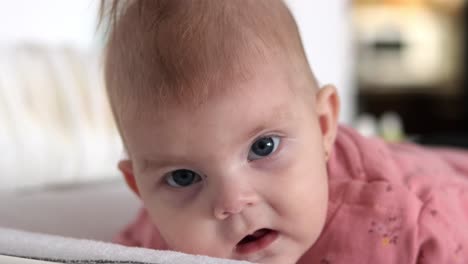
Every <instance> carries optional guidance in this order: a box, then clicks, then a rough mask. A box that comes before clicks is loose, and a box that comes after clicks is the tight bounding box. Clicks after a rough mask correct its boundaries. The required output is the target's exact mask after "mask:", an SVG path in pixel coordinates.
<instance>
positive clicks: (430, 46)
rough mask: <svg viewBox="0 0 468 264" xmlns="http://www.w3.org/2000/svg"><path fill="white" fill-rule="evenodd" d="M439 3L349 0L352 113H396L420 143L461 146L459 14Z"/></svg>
mask: <svg viewBox="0 0 468 264" xmlns="http://www.w3.org/2000/svg"><path fill="white" fill-rule="evenodd" d="M370 2H372V3H370ZM378 2H380V4H378ZM446 4H447V7H446V8H445V9H444V8H442V7H444V4H443V2H440V1H423V0H419V1H409V0H408V1H403V0H401V1H396V0H395V1H358V3H356V5H355V6H354V11H353V18H354V19H353V20H354V28H355V30H354V37H355V50H356V54H357V58H356V81H357V86H358V112H359V113H361V114H362V113H370V114H373V115H375V116H380V115H382V114H383V113H385V112H388V111H392V112H396V113H398V114H399V115H400V116H401V118H402V120H403V124H404V128H405V131H406V132H407V133H408V134H410V135H412V136H416V137H415V138H416V140H417V141H419V142H421V143H425V144H431V145H451V146H460V147H467V148H468V87H467V83H466V77H465V76H466V73H465V72H466V46H467V45H466V39H465V38H464V37H463V34H462V32H463V30H466V23H464V22H463V21H464V20H463V19H466V15H463V12H462V11H461V10H462V9H461V6H463V5H462V4H461V2H459V4H458V6H457V5H455V1H448V2H446ZM448 4H450V5H448Z"/></svg>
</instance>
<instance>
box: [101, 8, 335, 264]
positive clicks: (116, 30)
mask: <svg viewBox="0 0 468 264" xmlns="http://www.w3.org/2000/svg"><path fill="white" fill-rule="evenodd" d="M117 3H120V4H122V3H125V4H124V5H125V6H124V7H119V6H118V5H117ZM112 14H113V16H112V17H113V20H111V30H110V35H109V41H108V45H107V56H106V61H105V77H106V85H107V89H108V94H109V98H110V101H111V106H112V109H113V112H114V116H115V119H116V122H117V125H118V127H119V130H120V132H121V135H122V138H123V141H124V145H125V147H126V150H127V152H128V156H129V160H124V161H121V162H120V163H119V168H120V169H121V170H122V172H123V173H124V175H125V179H126V181H127V183H128V185H129V186H130V188H131V189H132V190H133V191H134V192H135V193H136V194H137V195H138V196H139V197H140V198H141V200H142V201H143V203H144V205H145V207H146V208H147V210H148V212H149V215H150V216H151V218H152V220H153V222H154V224H155V225H156V227H157V228H158V230H159V231H160V233H161V236H162V238H163V239H164V241H165V242H166V244H167V246H168V248H169V249H172V250H176V251H182V252H186V253H192V254H202V255H208V256H214V257H221V258H231V259H243V260H249V261H253V262H262V263H293V262H295V261H297V260H298V259H299V258H300V256H301V255H303V254H304V253H305V252H306V251H307V249H308V248H309V247H310V246H311V245H312V244H313V243H314V242H315V241H316V240H317V238H318V236H319V234H320V232H321V231H322V228H323V226H324V223H325V218H326V212H327V201H328V185H327V170H326V160H327V157H328V154H329V153H330V151H331V150H332V145H333V142H334V138H335V134H336V130H337V116H338V108H339V106H338V98H337V95H336V92H335V89H334V88H333V87H332V86H326V87H324V88H322V89H319V87H318V86H317V83H316V81H315V78H314V76H313V74H312V72H311V70H310V68H309V66H308V63H307V59H306V58H305V54H304V50H303V48H302V44H301V40H300V37H299V33H298V30H297V27H296V24H295V21H294V19H293V18H292V16H291V14H290V13H289V10H288V9H287V7H286V6H285V5H284V3H283V2H281V1H279V0H229V1H220V0H192V1H187V0H160V1H154V0H148V1H131V2H123V1H120V2H117V1H116V2H115V3H114V4H113V13H112Z"/></svg>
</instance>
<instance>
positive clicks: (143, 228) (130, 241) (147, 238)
mask: <svg viewBox="0 0 468 264" xmlns="http://www.w3.org/2000/svg"><path fill="white" fill-rule="evenodd" d="M112 242H113V243H116V244H120V245H124V246H129V247H144V248H150V249H162V250H164V249H167V246H166V244H165V242H164V240H163V239H162V237H161V235H160V233H159V231H158V230H157V228H156V227H155V226H154V224H153V223H152V221H151V219H150V217H149V215H148V213H147V211H146V210H145V209H144V208H141V209H140V211H139V213H138V215H137V217H136V219H135V220H134V221H133V222H132V223H130V224H129V225H128V226H127V227H125V228H124V229H123V230H122V231H121V232H119V233H118V234H117V236H116V237H115V238H114V239H113V240H112Z"/></svg>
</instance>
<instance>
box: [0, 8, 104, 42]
mask: <svg viewBox="0 0 468 264" xmlns="http://www.w3.org/2000/svg"><path fill="white" fill-rule="evenodd" d="M98 5H99V0H73V1H72V0H39V1H38V0H0V45H1V46H4V45H12V44H14V43H18V42H25V41H26V42H33V43H41V44H42V43H44V44H49V45H60V44H68V45H72V46H75V47H79V48H87V47H89V46H90V45H92V43H93V39H94V36H95V34H94V31H95V23H96V12H97V11H96V10H97V7H98Z"/></svg>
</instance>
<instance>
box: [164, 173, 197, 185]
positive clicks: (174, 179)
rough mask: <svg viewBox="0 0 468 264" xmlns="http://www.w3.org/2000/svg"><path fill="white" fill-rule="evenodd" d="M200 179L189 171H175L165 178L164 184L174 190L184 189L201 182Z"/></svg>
mask: <svg viewBox="0 0 468 264" xmlns="http://www.w3.org/2000/svg"><path fill="white" fill-rule="evenodd" d="M201 180H202V178H201V176H200V175H198V174H197V173H196V172H194V171H191V170H185V169H182V170H175V171H173V172H170V173H169V175H167V176H166V183H167V184H169V185H170V186H172V187H175V188H184V187H188V186H190V185H192V184H195V183H197V182H199V181H201Z"/></svg>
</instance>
